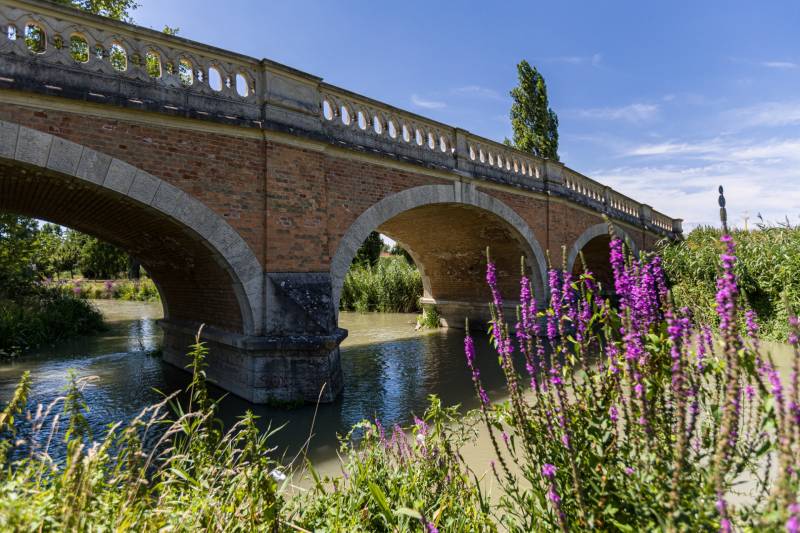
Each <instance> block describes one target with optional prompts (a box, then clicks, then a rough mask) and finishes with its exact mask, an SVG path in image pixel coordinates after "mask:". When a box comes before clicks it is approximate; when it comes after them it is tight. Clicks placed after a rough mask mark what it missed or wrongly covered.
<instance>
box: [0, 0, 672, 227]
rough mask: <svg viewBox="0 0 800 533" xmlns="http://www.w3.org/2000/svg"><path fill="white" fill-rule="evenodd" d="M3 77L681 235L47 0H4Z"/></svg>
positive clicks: (358, 110)
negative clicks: (547, 197) (343, 149)
mask: <svg viewBox="0 0 800 533" xmlns="http://www.w3.org/2000/svg"><path fill="white" fill-rule="evenodd" d="M0 28H2V32H1V33H0V87H4V88H9V89H14V90H19V91H32V92H39V93H45V94H50V95H58V96H64V97H68V98H77V99H81V100H88V101H93V102H102V103H108V104H113V105H119V106H124V107H128V108H134V109H142V110H147V111H158V112H161V113H168V114H172V115H179V116H186V117H190V118H196V119H204V120H214V121H220V122H224V123H233V124H236V125H239V126H247V127H255V128H263V129H269V130H277V131H283V132H287V133H291V134H294V135H307V136H309V137H312V138H317V139H323V140H326V141H327V142H331V143H334V144H337V145H344V146H347V147H350V148H352V149H357V150H364V151H372V152H376V153H380V154H382V155H387V156H390V157H394V158H397V159H401V160H406V161H410V162H414V163H418V164H423V165H426V166H429V167H433V168H439V169H446V170H450V171H453V172H456V173H459V174H461V175H464V176H465V177H470V178H474V179H483V180H489V181H494V182H500V183H504V184H507V185H511V186H515V187H520V188H524V189H528V190H532V191H537V192H542V193H546V194H551V195H557V196H564V197H567V198H569V199H570V200H572V201H575V202H578V203H581V204H584V205H586V206H588V207H590V208H592V209H594V210H597V211H600V212H603V213H607V214H608V215H609V216H612V217H616V218H618V219H622V220H626V221H628V222H630V223H633V224H637V225H643V226H644V227H647V228H648V229H650V230H652V231H655V232H658V233H662V234H667V235H671V236H675V235H677V234H680V233H681V221H680V220H679V219H672V218H669V217H667V216H665V215H663V214H661V213H658V212H656V211H653V210H652V208H650V207H649V206H647V205H644V204H640V203H639V202H636V201H635V200H633V199H631V198H628V197H627V196H625V195H623V194H620V193H618V192H617V191H614V190H612V189H610V188H609V187H607V186H604V185H602V184H600V183H598V182H596V181H594V180H592V179H590V178H588V177H586V176H583V175H582V174H580V173H578V172H575V171H573V170H571V169H569V168H567V167H566V166H564V165H563V164H561V163H559V162H556V161H550V160H546V159H541V158H538V157H535V156H533V155H531V154H529V153H526V152H522V151H520V150H517V149H515V148H512V147H510V146H506V145H504V144H501V143H498V142H495V141H492V140H489V139H485V138H482V137H478V136H476V135H473V134H471V133H469V132H468V131H465V130H462V129H459V128H454V127H452V126H448V125H446V124H442V123H440V122H437V121H435V120H431V119H429V118H426V117H423V116H420V115H417V114H415V113H411V112H408V111H404V110H402V109H398V108H396V107H393V106H390V105H388V104H385V103H382V102H379V101H377V100H373V99H371V98H367V97H365V96H362V95H359V94H356V93H353V92H351V91H348V90H346V89H342V88H339V87H335V86H333V85H330V84H327V83H324V82H323V81H322V80H321V79H320V78H318V77H315V76H312V75H309V74H306V73H304V72H300V71H297V70H294V69H292V68H290V67H286V66H284V65H280V64H277V63H274V62H272V61H269V60H266V59H262V60H258V59H255V58H252V57H248V56H244V55H241V54H236V53H233V52H228V51H226V50H222V49H219V48H215V47H212V46H207V45H204V44H202V43H197V42H194V41H190V40H188V39H184V38H181V37H177V36H173V35H167V34H165V33H162V32H158V31H154V30H150V29H146V28H141V27H138V26H134V25H131V24H126V23H122V22H117V21H113V20H109V19H107V18H103V17H99V16H94V15H90V14H86V13H83V12H80V11H77V10H75V9H72V8H69V7H65V6H62V5H59V4H55V3H52V2H49V1H45V0H0Z"/></svg>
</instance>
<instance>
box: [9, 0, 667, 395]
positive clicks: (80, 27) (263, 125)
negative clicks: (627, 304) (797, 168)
mask: <svg viewBox="0 0 800 533" xmlns="http://www.w3.org/2000/svg"><path fill="white" fill-rule="evenodd" d="M0 25H1V26H2V32H0V210H3V211H8V212H14V213H19V214H25V215H31V216H35V217H38V218H42V219H47V220H50V221H53V222H56V223H59V224H63V225H67V226H71V227H73V228H76V229H78V230H80V231H84V232H87V233H90V234H92V235H96V236H98V237H100V238H102V239H103V240H106V241H109V242H111V243H113V244H116V245H118V246H120V247H122V248H123V249H125V250H127V251H128V252H129V253H131V254H132V255H133V256H134V257H136V258H138V259H139V260H140V261H141V262H142V264H143V265H145V267H146V268H147V270H148V272H150V273H151V275H152V277H153V278H154V280H155V281H156V283H157V285H158V288H159V291H160V292H161V295H162V300H163V302H164V308H165V319H164V321H163V326H164V330H165V346H164V352H165V358H166V359H167V360H168V361H170V362H173V363H175V364H177V365H180V366H185V364H186V361H185V358H184V355H183V354H184V353H185V351H186V347H187V346H188V345H189V344H190V342H191V339H192V337H193V335H194V334H195V332H196V330H197V327H198V325H199V324H201V323H205V324H206V328H205V329H204V338H205V339H206V341H207V342H208V343H209V347H210V350H211V356H210V359H209V363H210V366H209V369H208V374H209V377H210V379H211V380H212V381H215V382H216V383H218V384H219V385H220V386H222V387H223V388H225V389H227V390H229V391H231V392H233V393H235V394H237V395H240V396H242V397H244V398H246V399H248V400H250V401H253V402H265V401H268V400H270V399H278V400H291V399H298V398H301V399H305V400H308V401H314V400H316V399H317V397H318V396H319V394H320V389H321V388H322V387H323V385H324V389H323V392H322V399H323V400H332V399H333V398H335V396H336V395H337V394H338V392H339V391H340V390H341V388H342V386H343V383H342V378H341V371H340V364H339V348H338V346H339V343H340V342H341V341H342V340H343V339H344V338H345V336H346V332H345V331H344V330H342V329H340V328H338V325H337V308H338V301H339V295H340V292H341V288H342V282H343V280H344V276H345V274H346V272H347V269H348V267H349V265H350V262H351V260H352V258H353V255H354V254H355V252H356V250H357V248H358V246H359V245H360V244H361V243H362V242H363V240H364V238H365V237H366V236H367V235H368V234H369V232H370V231H373V230H379V231H381V232H383V233H385V234H386V235H389V236H390V237H392V238H394V239H395V240H397V241H398V242H400V243H401V244H402V245H403V246H404V247H405V248H407V249H408V250H409V251H410V252H411V254H412V255H413V257H414V258H415V260H416V262H417V264H418V265H419V266H420V268H421V270H422V273H423V279H424V298H425V300H424V301H425V302H428V303H430V304H434V305H436V306H437V307H438V308H439V311H440V313H441V314H442V316H443V317H444V319H445V322H446V323H447V325H458V324H462V323H463V319H464V317H465V316H473V317H480V316H482V313H483V312H484V311H483V310H484V309H485V302H486V301H487V291H486V289H485V287H484V284H483V281H482V280H483V269H484V263H483V250H484V249H485V248H486V246H491V248H492V251H493V252H492V253H493V255H494V258H495V259H496V261H497V262H498V266H499V270H500V273H501V279H503V280H504V281H503V283H504V285H505V287H504V289H505V292H506V294H508V295H513V294H516V291H517V283H518V276H519V258H520V256H524V257H526V258H527V264H528V265H530V268H531V275H532V278H533V282H534V287H535V292H536V296H537V298H538V299H539V301H543V300H544V298H545V297H546V294H545V290H546V289H545V287H546V284H545V283H544V279H545V268H546V266H545V265H546V260H545V256H546V253H547V251H548V250H549V253H550V256H551V258H552V260H553V262H554V264H556V265H558V264H562V261H564V260H566V263H567V265H568V268H573V264H574V263H575V258H576V256H577V254H578V252H579V251H581V250H583V251H584V252H585V256H586V257H587V259H588V261H589V262H591V263H593V264H596V265H598V266H597V267H596V269H598V270H601V266H599V265H602V264H604V262H605V261H606V257H607V242H608V241H607V239H608V237H607V235H606V232H605V229H604V228H605V224H604V222H603V218H602V217H603V216H604V215H605V216H607V217H609V218H610V219H611V220H612V221H613V223H614V225H615V226H616V228H617V230H618V232H619V233H620V234H621V235H623V236H625V238H626V239H627V240H628V242H629V243H630V244H631V246H632V247H634V248H637V249H647V248H650V247H652V246H653V245H654V243H655V242H656V241H657V240H659V239H662V238H676V237H678V236H679V235H680V233H681V221H680V220H677V219H672V218H669V217H667V216H665V215H663V214H661V213H659V212H657V211H655V210H654V209H652V208H651V207H650V206H648V205H644V204H641V203H639V202H637V201H635V200H633V199H631V198H629V197H627V196H625V195H623V194H621V193H619V192H617V191H615V190H613V189H611V188H609V187H607V186H604V185H602V184H600V183H598V182H596V181H594V180H592V179H590V178H588V177H586V176H584V175H582V174H579V173H578V172H576V171H574V170H572V169H570V168H567V167H566V166H564V165H563V164H561V163H558V162H555V161H548V160H542V159H538V158H535V157H532V156H531V155H530V154H527V153H523V152H520V151H517V150H514V149H512V148H509V147H507V146H504V145H502V144H499V143H496V142H494V141H491V140H488V139H484V138H481V137H478V136H476V135H473V134H471V133H470V132H468V131H465V130H463V129H459V128H455V127H452V126H448V125H446V124H442V123H439V122H436V121H434V120H430V119H428V118H425V117H422V116H419V115H416V114H413V113H410V112H407V111H404V110H401V109H398V108H395V107H392V106H390V105H387V104H384V103H381V102H378V101H376V100H373V99H370V98H368V97H365V96H362V95H359V94H355V93H353V92H350V91H348V90H345V89H342V88H339V87H335V86H333V85H330V84H327V83H325V82H324V81H323V80H322V79H321V78H318V77H315V76H312V75H309V74H306V73H304V72H300V71H297V70H295V69H292V68H289V67H286V66H284V65H280V64H277V63H274V62H272V61H269V60H266V59H261V60H259V59H255V58H251V57H246V56H243V55H239V54H236V53H232V52H228V51H225V50H221V49H218V48H214V47H211V46H207V45H204V44H201V43H197V42H193V41H189V40H186V39H183V38H180V37H175V36H169V35H165V34H162V33H160V32H156V31H152V30H148V29H145V28H141V27H137V26H133V25H130V24H125V23H120V22H115V21H111V20H108V19H105V18H101V17H96V16H92V15H87V14H84V13H81V12H78V11H76V10H73V9H70V8H66V7H62V6H59V5H56V4H53V3H50V2H46V1H40V0H0ZM562 245H564V246H566V249H567V250H568V251H569V252H568V256H567V257H566V258H562V252H561V248H562Z"/></svg>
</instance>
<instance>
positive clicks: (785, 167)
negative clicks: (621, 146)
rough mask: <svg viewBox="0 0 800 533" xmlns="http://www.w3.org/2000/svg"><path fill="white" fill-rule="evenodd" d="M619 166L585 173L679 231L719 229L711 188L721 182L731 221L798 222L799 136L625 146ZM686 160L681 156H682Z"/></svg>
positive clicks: (799, 208)
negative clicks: (677, 221)
mask: <svg viewBox="0 0 800 533" xmlns="http://www.w3.org/2000/svg"><path fill="white" fill-rule="evenodd" d="M631 155H633V156H636V158H634V159H631V160H630V161H628V162H627V163H626V164H623V165H620V166H616V167H612V168H606V169H598V170H595V171H594V172H591V173H590V174H589V175H590V176H592V177H593V178H595V179H597V180H599V181H601V182H602V183H605V184H606V185H610V186H611V187H614V188H615V189H617V190H619V191H620V192H623V193H625V194H627V195H629V196H631V197H632V198H635V199H636V200H638V201H641V202H644V203H647V204H649V205H652V206H653V207H654V208H655V209H656V210H658V211H661V212H662V213H665V214H666V215H668V216H673V217H678V218H683V219H684V220H685V228H687V229H691V228H692V227H694V226H697V225H700V224H718V223H719V221H718V218H717V217H718V208H717V206H716V198H717V193H716V187H717V186H719V185H723V186H724V187H725V195H726V197H727V199H728V211H729V218H730V221H731V223H732V224H735V225H739V226H741V225H743V224H744V220H745V218H748V219H749V221H750V222H749V223H751V224H752V223H753V222H754V221H755V218H756V215H757V214H759V213H760V214H762V215H763V216H764V218H765V219H766V220H767V221H770V222H777V221H782V220H784V219H785V217H787V216H788V217H789V219H790V220H791V221H792V222H793V223H798V222H800V218H799V217H800V187H797V186H796V185H795V184H798V183H800V137H797V138H771V139H762V140H756V139H752V138H741V137H734V136H731V137H714V138H709V139H700V140H697V141H690V140H673V141H668V142H665V143H660V144H649V145H640V146H634V147H632V148H628V149H627V150H625V151H624V152H623V156H631ZM687 158H688V159H687Z"/></svg>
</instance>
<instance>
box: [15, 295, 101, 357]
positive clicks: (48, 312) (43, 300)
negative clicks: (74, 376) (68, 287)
mask: <svg viewBox="0 0 800 533" xmlns="http://www.w3.org/2000/svg"><path fill="white" fill-rule="evenodd" d="M103 329H105V326H104V324H103V316H102V315H101V314H100V312H99V311H98V310H97V309H95V308H94V306H92V305H91V304H90V303H89V302H87V301H86V300H82V299H80V298H75V297H73V296H72V295H70V294H65V293H63V292H62V291H60V290H57V289H49V288H44V287H33V288H29V289H26V290H25V291H24V293H21V292H18V293H17V294H16V295H15V298H14V299H13V300H12V299H2V298H0V357H15V356H19V355H21V354H22V353H24V352H26V351H28V350H31V349H35V348H38V347H41V346H44V345H48V344H54V343H56V342H59V341H62V340H64V339H67V338H70V337H75V336H79V335H89V334H92V333H96V332H98V331H102V330H103Z"/></svg>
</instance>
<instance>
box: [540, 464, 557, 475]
mask: <svg viewBox="0 0 800 533" xmlns="http://www.w3.org/2000/svg"><path fill="white" fill-rule="evenodd" d="M542 475H543V476H544V477H546V478H547V479H553V476H555V475H556V467H555V465H551V464H550V463H545V464H543V465H542Z"/></svg>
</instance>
